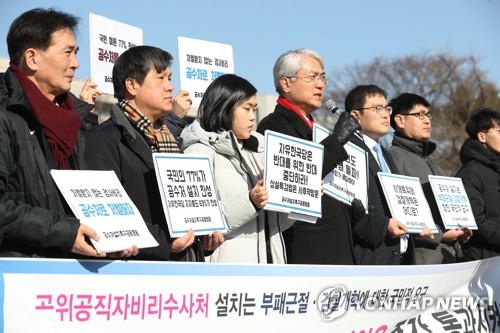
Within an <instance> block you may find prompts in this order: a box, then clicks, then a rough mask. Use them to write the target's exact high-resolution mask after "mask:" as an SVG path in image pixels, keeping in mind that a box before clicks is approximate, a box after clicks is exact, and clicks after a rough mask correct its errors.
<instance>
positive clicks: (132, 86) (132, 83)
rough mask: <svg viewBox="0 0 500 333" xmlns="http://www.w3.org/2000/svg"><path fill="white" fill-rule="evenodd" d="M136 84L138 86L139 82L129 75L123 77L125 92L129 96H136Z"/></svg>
mask: <svg viewBox="0 0 500 333" xmlns="http://www.w3.org/2000/svg"><path fill="white" fill-rule="evenodd" d="M138 86H139V84H138V83H137V81H136V80H135V79H132V78H130V77H129V78H126V79H125V89H126V90H127V93H128V94H129V95H130V96H132V97H135V96H137V88H138Z"/></svg>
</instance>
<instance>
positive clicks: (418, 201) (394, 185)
mask: <svg viewBox="0 0 500 333" xmlns="http://www.w3.org/2000/svg"><path fill="white" fill-rule="evenodd" d="M378 178H379V179H380V183H381V184H382V189H383V190H384V195H385V199H386V201H387V204H388V205H389V209H390V210H391V214H392V217H393V218H395V219H396V220H398V221H400V222H402V223H404V224H406V226H407V228H408V232H409V233H420V232H421V231H422V228H423V227H424V226H427V227H428V228H429V229H431V230H432V231H433V232H434V233H436V232H437V231H438V230H437V228H436V224H434V219H433V218H432V213H431V209H430V207H429V204H428V203H427V199H426V198H425V195H424V191H423V190H422V185H420V179H419V178H418V177H409V176H402V175H397V174H391V173H384V172H379V173H378Z"/></svg>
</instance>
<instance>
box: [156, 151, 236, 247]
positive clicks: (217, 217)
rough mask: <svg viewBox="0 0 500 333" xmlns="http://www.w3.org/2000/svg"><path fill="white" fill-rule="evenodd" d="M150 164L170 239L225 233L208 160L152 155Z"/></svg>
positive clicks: (181, 155)
mask: <svg viewBox="0 0 500 333" xmlns="http://www.w3.org/2000/svg"><path fill="white" fill-rule="evenodd" d="M153 162H154V165H155V172H156V179H157V181H158V187H159V189H160V193H161V200H162V203H163V210H164V211H165V217H166V218H167V224H168V231H169V232H170V236H172V237H180V236H183V235H184V234H186V232H188V231H189V229H190V228H192V229H193V230H194V232H195V234H196V235H207V234H211V233H213V232H214V231H215V230H219V231H220V232H222V233H226V232H227V226H226V221H225V219H224V215H223V214H222V210H221V207H220V204H219V198H218V195H217V189H216V187H215V181H214V178H213V175H212V169H211V167H210V160H209V158H208V157H207V156H202V155H195V154H189V155H188V154H166V153H154V154H153Z"/></svg>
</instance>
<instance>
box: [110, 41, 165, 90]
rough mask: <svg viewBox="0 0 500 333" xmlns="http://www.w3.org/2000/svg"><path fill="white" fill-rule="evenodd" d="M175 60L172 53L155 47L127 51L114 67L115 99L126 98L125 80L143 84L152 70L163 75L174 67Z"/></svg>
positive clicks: (139, 47)
mask: <svg viewBox="0 0 500 333" xmlns="http://www.w3.org/2000/svg"><path fill="white" fill-rule="evenodd" d="M173 60H174V58H173V57H172V55H171V54H170V53H168V52H167V51H163V50H162V49H160V48H157V47H154V46H146V45H144V46H134V47H131V48H130V49H128V50H126V51H125V52H123V53H122V54H121V55H120V56H119V57H118V59H117V60H116V61H115V64H114V66H113V88H114V95H115V97H116V98H118V99H123V98H125V95H126V94H125V93H126V91H127V89H126V87H125V80H127V79H129V78H130V79H134V80H136V81H137V83H139V84H142V83H143V82H144V79H145V78H146V76H147V75H148V73H149V71H150V70H151V69H152V68H154V69H155V70H156V72H157V73H161V72H163V71H164V70H166V69H167V68H169V67H170V66H171V65H172V61H173Z"/></svg>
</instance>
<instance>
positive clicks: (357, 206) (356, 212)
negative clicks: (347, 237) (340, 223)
mask: <svg viewBox="0 0 500 333" xmlns="http://www.w3.org/2000/svg"><path fill="white" fill-rule="evenodd" d="M365 215H366V212H365V206H364V205H363V203H362V202H361V200H359V199H357V198H354V199H352V201H351V221H352V222H353V223H356V222H358V221H359V220H361V219H362V218H363V216H365Z"/></svg>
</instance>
